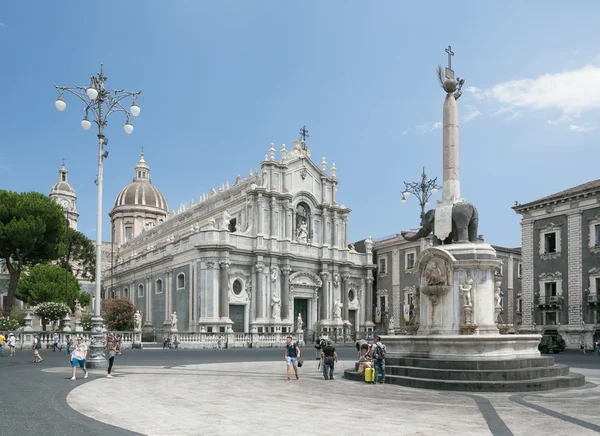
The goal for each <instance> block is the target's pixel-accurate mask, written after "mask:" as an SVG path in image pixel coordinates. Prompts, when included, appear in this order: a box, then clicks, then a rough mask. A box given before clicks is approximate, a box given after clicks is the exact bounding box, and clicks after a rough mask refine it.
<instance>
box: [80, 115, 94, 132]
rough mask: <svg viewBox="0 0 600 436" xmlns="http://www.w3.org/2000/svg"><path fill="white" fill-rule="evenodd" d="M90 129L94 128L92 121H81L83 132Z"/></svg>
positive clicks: (85, 119)
mask: <svg viewBox="0 0 600 436" xmlns="http://www.w3.org/2000/svg"><path fill="white" fill-rule="evenodd" d="M90 127H92V123H90V120H88V119H87V118H84V119H83V120H81V128H82V129H83V130H90Z"/></svg>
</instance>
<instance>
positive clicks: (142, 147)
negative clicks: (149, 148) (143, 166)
mask: <svg viewBox="0 0 600 436" xmlns="http://www.w3.org/2000/svg"><path fill="white" fill-rule="evenodd" d="M140 148H141V149H142V154H144V146H143V145H142V146H141V147H140Z"/></svg>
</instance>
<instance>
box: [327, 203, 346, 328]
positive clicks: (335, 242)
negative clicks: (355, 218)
mask: <svg viewBox="0 0 600 436" xmlns="http://www.w3.org/2000/svg"><path fill="white" fill-rule="evenodd" d="M337 224H338V213H337V212H336V211H334V212H333V220H332V224H331V231H332V232H333V246H334V247H338V246H339V243H340V241H339V240H338V228H337ZM346 319H347V318H345V319H344V320H346Z"/></svg>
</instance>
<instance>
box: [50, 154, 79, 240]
mask: <svg viewBox="0 0 600 436" xmlns="http://www.w3.org/2000/svg"><path fill="white" fill-rule="evenodd" d="M68 174H69V172H68V171H67V167H66V166H65V160H64V159H63V162H62V167H61V168H60V169H59V170H58V182H56V183H55V184H54V186H53V187H52V189H51V190H50V199H51V200H52V201H54V202H56V203H57V204H58V205H59V206H60V207H61V209H62V210H63V211H64V213H65V218H66V219H67V220H68V221H69V227H71V228H72V229H73V230H77V220H78V219H79V213H78V212H77V194H76V193H75V190H74V189H73V188H72V187H71V185H70V184H69V179H68Z"/></svg>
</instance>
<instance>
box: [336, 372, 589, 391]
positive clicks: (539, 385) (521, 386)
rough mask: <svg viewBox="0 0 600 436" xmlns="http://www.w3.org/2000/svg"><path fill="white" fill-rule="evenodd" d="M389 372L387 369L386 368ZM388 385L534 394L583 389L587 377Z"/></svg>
mask: <svg viewBox="0 0 600 436" xmlns="http://www.w3.org/2000/svg"><path fill="white" fill-rule="evenodd" d="M386 372H387V368H386ZM344 378H346V379H349V380H355V381H363V382H364V375H363V374H359V373H358V371H353V370H346V371H344ZM385 381H386V384H397V385H401V386H406V387H411V388H418V389H436V390H442V391H469V392H532V391H548V390H552V389H557V388H574V387H581V386H583V385H584V384H585V377H584V376H583V375H580V374H568V375H564V376H558V377H542V378H535V379H530V380H501V381H500V380H492V381H490V380H485V381H482V380H441V379H429V378H419V377H408V376H402V375H391V374H390V375H387V374H386V376H385Z"/></svg>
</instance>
